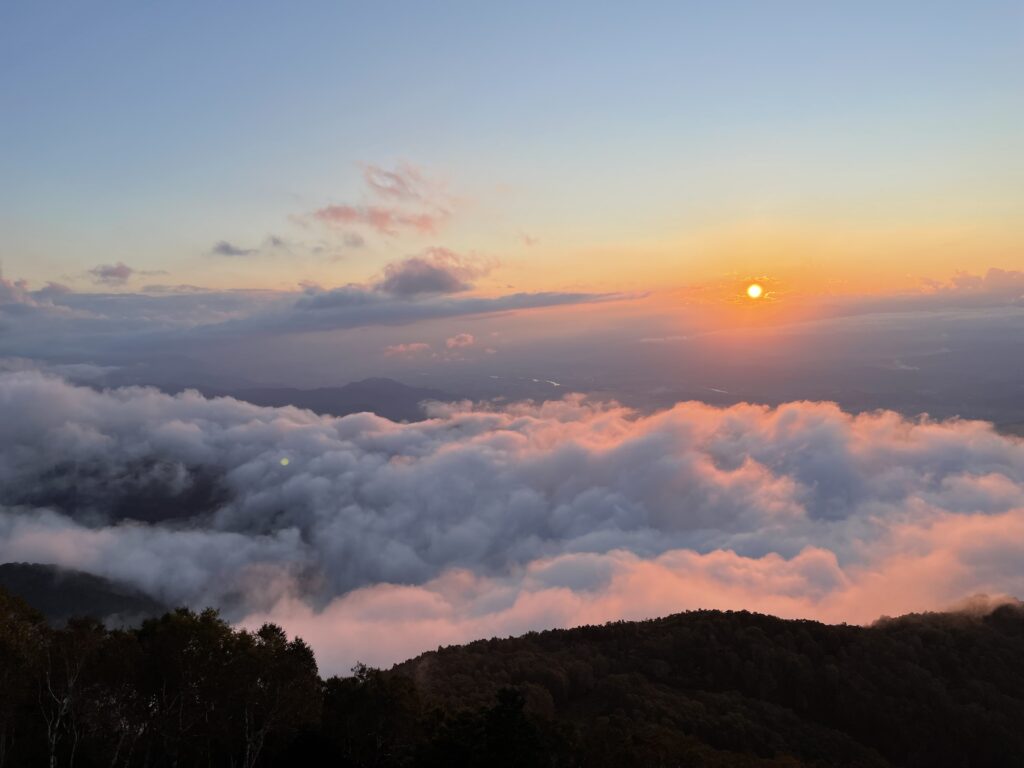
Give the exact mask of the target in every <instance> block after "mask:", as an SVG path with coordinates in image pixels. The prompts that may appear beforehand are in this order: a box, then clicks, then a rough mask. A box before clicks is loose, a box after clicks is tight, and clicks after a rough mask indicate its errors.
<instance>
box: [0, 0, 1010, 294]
mask: <svg viewBox="0 0 1024 768" xmlns="http://www.w3.org/2000/svg"><path fill="white" fill-rule="evenodd" d="M0 13H2V14H3V16H2V21H3V23H2V24H0V36H2V37H0V57H2V59H0V64H2V67H0V94H2V96H3V103H4V105H5V108H4V112H5V118H4V120H3V121H2V124H0V142H2V146H3V147H4V152H3V155H2V159H0V163H2V165H0V209H2V213H0V217H2V218H0V225H2V228H3V232H4V235H3V241H2V242H0V254H2V260H3V265H4V270H5V274H6V275H7V276H8V277H9V278H15V277H16V278H23V279H27V280H30V281H32V283H34V284H42V283H45V282H46V281H49V280H57V281H59V282H62V283H65V284H68V285H73V286H74V287H76V289H81V290H90V289H91V290H95V289H96V288H97V287H102V285H101V286H97V285H96V284H95V281H94V280H93V277H92V276H91V275H90V273H89V270H91V269H93V268H95V267H96V266H98V265H102V264H112V265H116V264H117V263H124V264H126V265H128V266H130V267H131V268H133V269H135V270H138V271H140V272H145V271H149V272H154V273H156V272H159V273H160V274H158V275H156V274H154V275H150V276H146V275H141V276H138V277H137V279H135V280H134V281H131V282H130V283H128V284H127V285H126V286H124V287H130V288H138V287H141V286H143V285H144V284H146V283H167V284H180V283H189V284H197V285H200V286H203V287H212V288H273V289H283V290H290V289H294V288H295V287H296V286H297V285H298V284H299V283H301V282H303V281H312V282H316V283H319V284H324V285H337V284H341V283H346V282H350V281H358V280H364V279H366V277H367V275H369V274H373V273H376V272H377V271H379V270H380V269H381V268H382V267H383V265H384V264H386V263H387V262H389V261H391V260H393V259H395V258H398V257H401V256H404V255H407V254H409V253H413V252H417V251H419V250H421V249H422V248H425V247H431V246H435V247H436V246H443V247H447V248H451V249H452V250H455V251H458V252H472V253H476V254H480V255H483V256H486V257H489V258H493V259H498V260H500V261H501V262H502V265H503V268H502V270H501V271H500V272H497V273H495V274H494V275H493V276H492V278H491V279H489V280H488V281H487V283H486V284H485V286H484V287H485V288H486V290H489V291H491V292H494V291H498V290H502V289H504V287H505V286H506V285H514V286H515V287H516V288H517V289H520V290H531V291H533V290H604V291H607V290H623V289H628V290H640V291H643V290H650V289H651V288H652V287H655V286H659V287H660V286H681V285H689V284H692V283H702V282H705V281H707V280H713V279H716V278H718V277H720V276H721V275H723V274H731V273H738V274H740V275H744V276H747V275H754V276H758V275H762V274H770V275H776V276H777V277H778V279H780V280H782V281H784V282H785V283H786V284H787V285H789V286H790V287H791V288H792V289H794V290H800V291H815V292H817V291H837V290H838V291H848V290H857V291H872V292H874V291H882V290H886V289H892V288H893V287H894V286H900V287H903V288H913V287H916V285H917V283H918V281H920V280H921V279H946V278H948V277H949V276H950V275H951V274H952V273H953V272H955V271H956V270H966V269H973V271H979V269H982V270H983V269H986V268H989V267H999V268H1004V269H1008V268H1012V267H1014V266H1017V267H1019V266H1020V263H1019V259H1020V256H1019V253H1020V246H1021V239H1022V232H1021V227H1022V225H1021V221H1020V216H1019V215H1018V214H1019V210H1020V207H1021V203H1022V199H1021V198H1022V192H1021V190H1022V187H1024V185H1022V183H1021V182H1022V176H1024V159H1022V157H1024V153H1022V152H1021V151H1020V149H1021V147H1020V136H1021V134H1022V128H1024V121H1022V117H1024V105H1022V99H1021V89H1022V82H1021V80H1022V76H1021V74H1020V73H1021V72H1022V71H1024V60H1022V59H1024V53H1022V47H1021V45H1020V42H1021V33H1022V25H1024V20H1022V15H1024V11H1022V10H1021V8H1020V4H1019V3H1015V2H1007V3H1001V2H985V3H978V4H971V5H965V4H963V3H942V2H940V3H934V2H931V3H914V2H911V3H900V4H898V5H894V4H892V3H871V2H867V3H812V2H783V3H772V4H765V3H756V2H751V3H742V2H726V3H715V4H704V3H650V4H645V5H644V6H642V7H641V8H634V7H632V6H629V5H627V4H609V3H564V4H558V6H557V7H554V8H552V7H551V4H549V3H537V4H531V3H524V4H514V5H496V4H483V5H481V4H479V3H462V4H459V3H439V4H430V5H429V6H424V5H422V4H415V3H384V4H369V5H367V4H352V3H333V2H331V3H328V2H322V3H318V2H310V3H304V4H303V5H302V8H301V9H296V8H294V7H291V6H290V5H286V4H281V3H265V2H253V3H246V4H245V6H244V8H243V7H241V6H239V5H237V4H233V3H174V4H164V5H158V6H153V5H150V6H139V4H137V3H106V2H104V3H90V4H88V5H81V4H73V3H49V2H33V3H7V4H5V6H4V9H3V10H2V11H0ZM403 166H407V167H411V168H415V169H417V170H418V171H419V172H421V173H422V174H423V175H424V176H425V177H426V178H427V179H428V180H429V184H428V185H427V188H426V190H425V192H426V193H427V195H428V198H429V199H428V202H429V205H428V208H429V209H430V211H420V210H417V211H416V213H422V212H432V213H434V214H435V217H436V219H437V222H436V227H435V228H434V229H432V230H428V231H423V230H419V229H416V228H415V227H408V226H406V227H403V226H399V227H398V229H397V230H396V231H394V232H393V233H391V234H390V235H389V234H382V233H381V232H379V231H375V230H374V229H373V228H367V227H365V226H356V225H353V226H351V227H347V226H344V225H340V224H336V225H335V226H329V225H327V224H326V222H324V221H317V220H316V219H315V217H314V214H315V212H316V211H318V210H323V209H324V208H326V207H328V206H331V205H368V204H376V205H380V206H382V207H383V206H386V205H388V204H389V203H390V204H394V203H395V202H397V201H396V200H395V199H394V198H392V199H390V200H389V199H381V198H380V196H374V195H373V194H372V190H369V189H367V185H366V183H365V180H364V173H365V171H366V169H367V168H368V167H374V168H381V169H387V170H393V169H396V168H398V169H400V168H402V167H403ZM349 229H351V232H349V231H347V230H349ZM347 234H355V235H358V236H360V237H361V238H362V239H363V241H364V242H363V244H362V245H361V246H360V247H358V248H353V247H352V246H351V245H346V242H349V243H351V242H353V241H354V238H349V239H348V240H347V241H346V235H347ZM269 237H277V238H281V239H282V240H285V241H287V243H288V244H289V245H288V247H287V250H286V249H284V248H276V249H275V248H264V249H263V251H266V252H263V251H261V252H260V253H252V254H249V255H250V256H251V257H252V258H239V257H237V256H236V257H234V258H232V257H230V256H223V255H221V256H220V258H217V251H216V245H217V244H218V243H221V242H225V243H229V244H231V245H232V246H233V247H234V248H235V249H237V250H249V249H259V248H261V246H264V245H265V244H266V241H267V239H268V238H269ZM318 246H319V247H320V248H322V251H320V252H313V251H314V250H315V249H316V248H317V247H318ZM624 262H626V263H628V264H629V268H628V269H626V268H624ZM164 273H166V274H164ZM157 278H158V279H157Z"/></svg>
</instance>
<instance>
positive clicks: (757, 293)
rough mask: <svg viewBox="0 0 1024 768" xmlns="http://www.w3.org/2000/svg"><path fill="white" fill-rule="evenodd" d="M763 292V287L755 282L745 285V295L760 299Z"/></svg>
mask: <svg viewBox="0 0 1024 768" xmlns="http://www.w3.org/2000/svg"><path fill="white" fill-rule="evenodd" d="M763 294H764V288H762V287H761V286H760V285H758V284H757V283H751V284H750V285H748V286H747V296H749V297H750V298H752V299H760V298H761V296H762V295H763Z"/></svg>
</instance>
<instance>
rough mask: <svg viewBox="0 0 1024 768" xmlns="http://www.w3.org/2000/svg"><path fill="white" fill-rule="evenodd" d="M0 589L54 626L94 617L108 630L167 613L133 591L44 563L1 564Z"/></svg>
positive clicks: (159, 604)
mask: <svg viewBox="0 0 1024 768" xmlns="http://www.w3.org/2000/svg"><path fill="white" fill-rule="evenodd" d="M0 588H2V589H5V590H7V592H9V593H10V594H12V595H15V596H17V597H20V598H21V599H22V600H24V601H25V602H26V603H28V604H29V605H31V606H32V607H33V608H35V609H36V610H37V611H39V612H40V613H41V614H43V616H44V617H45V618H46V620H47V621H48V622H49V623H50V624H53V625H61V624H63V623H64V622H65V621H67V620H68V619H70V618H72V617H73V616H92V617H94V618H97V619H100V620H101V621H103V622H104V623H105V624H107V625H108V626H121V625H124V624H134V623H137V622H139V621H141V620H142V619H146V618H149V617H151V616H159V615H161V614H162V613H164V612H166V611H167V610H168V606H166V605H163V604H162V603H160V602H158V601H156V600H154V599H153V598H151V597H149V596H148V595H146V594H144V593H142V592H140V591H139V590H137V589H135V588H133V587H129V586H125V585H121V584H115V583H114V582H112V581H110V580H108V579H104V578H102V577H100V576H95V575H93V574H91V573H85V572H84V571H76V570H72V569H70V568H61V567H60V566H57V565H47V564H42V563H0Z"/></svg>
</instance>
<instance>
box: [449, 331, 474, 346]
mask: <svg viewBox="0 0 1024 768" xmlns="http://www.w3.org/2000/svg"><path fill="white" fill-rule="evenodd" d="M474 341H476V340H475V339H474V338H473V334H471V333H457V334H455V335H454V336H452V337H450V338H447V339H445V342H444V345H445V346H446V347H447V348H448V349H462V348H463V347H471V346H473V343H474Z"/></svg>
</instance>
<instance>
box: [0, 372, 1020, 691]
mask: <svg viewBox="0 0 1024 768" xmlns="http://www.w3.org/2000/svg"><path fill="white" fill-rule="evenodd" d="M429 415H430V418H428V419H427V420H425V421H422V422H417V423H411V424H405V423H395V422H392V421H389V420H387V419H383V418H380V417H377V416H374V415H372V414H368V413H364V414H355V415H351V416H346V417H343V418H335V417H328V416H318V415H316V414H313V413H312V412H310V411H304V410H299V409H297V408H293V407H283V408H263V407H257V406H254V405H250V404H248V403H244V402H240V401H238V400H234V399H231V398H208V397H204V396H202V395H200V394H199V393H198V392H195V391H186V392H183V393H181V394H178V395H169V394H165V393H162V392H160V391H158V390H156V389H152V388H145V387H128V388H112V389H105V390H98V389H93V388H89V387H85V386H79V385H76V384H72V383H70V382H68V381H66V380H64V379H62V378H60V377H59V376H55V375H52V374H47V373H42V372H39V371H35V370H16V371H8V372H6V373H2V374H0V560H2V561H27V562H41V563H55V564H59V565H62V566H66V567H71V568H76V569H80V570H83V571H87V572H90V573H93V574H96V575H99V576H103V577H106V578H109V579H111V580H114V581H116V582H120V583H124V584H130V585H132V586H134V587H137V588H139V589H141V590H142V591H144V592H146V593H147V594H149V595H151V596H152V597H154V598H156V599H158V600H160V601H163V602H164V603H167V604H173V605H179V604H180V605H188V606H192V607H202V606H206V605H213V606H216V607H218V608H220V609H221V610H222V611H223V612H224V615H225V616H226V617H227V618H229V619H230V620H232V621H234V622H236V623H240V624H244V625H258V624H259V623H261V622H262V621H265V620H273V621H276V622H279V623H281V624H282V625H283V626H284V627H285V628H286V629H287V630H288V631H289V632H294V633H298V634H300V635H301V636H303V637H304V638H306V639H307V640H308V641H309V642H310V643H311V644H312V645H313V647H314V648H315V650H316V652H317V656H318V659H319V661H320V664H321V668H322V669H324V670H326V671H328V672H342V671H345V670H347V669H348V668H349V667H350V666H351V665H352V664H354V663H355V662H356V661H363V662H366V663H370V664H390V663H392V662H397V661H400V660H402V659H404V658H407V657H409V656H411V655H414V654H416V653H418V652H421V651H424V650H429V649H432V648H434V647H436V646H438V645H441V644H450V643H456V642H465V641H469V640H472V639H475V638H478V637H482V636H491V635H498V636H501V635H508V634H517V633H522V632H524V631H528V630H531V629H543V628H548V627H557V626H572V625H577V624H582V623H594V622H603V621H608V620H614V619H636V618H645V617H653V616H658V615H664V614H667V613H672V612H675V611H680V610H685V609H691V608H723V609H750V610H758V611H765V612H769V613H773V614H776V615H780V616H786V617H800V618H816V619H821V620H825V621H834V622H838V621H847V622H856V623H867V622H871V621H873V620H874V619H876V618H878V617H879V615H881V614H892V615H895V614H899V613H904V612H908V611H920V610H929V609H938V608H946V607H949V606H951V605H953V604H955V603H957V602H958V601H960V600H963V599H965V598H967V597H969V596H971V595H976V594H979V593H984V594H986V595H989V596H990V598H991V599H999V598H1000V597H1001V596H1006V595H1020V594H1022V593H1024V574H1022V572H1021V569H1020V568H1019V563H1020V562H1021V559H1022V558H1024V441H1022V440H1021V439H1019V438H1014V437H1010V436H1005V435H1001V434H999V433H998V432H996V431H995V429H994V428H993V427H992V425H991V424H989V423H987V422H982V421H967V420H949V421H935V420H929V419H927V418H917V419H909V418H906V417H904V416H901V415H898V414H896V413H894V412H890V411H875V412H866V413H861V414H856V415H855V414H851V413H847V412H844V411H843V410H841V409H840V408H839V407H838V406H836V405H834V404H832V403H827V402H791V403H786V404H783V405H780V406H777V407H768V406H761V405H753V404H747V403H740V404H737V405H732V406H729V407H714V406H711V405H707V404H703V403H698V402H685V403H679V404H677V405H676V406H674V407H673V408H671V409H668V410H662V411H657V412H654V413H647V412H644V413H639V412H636V411H633V410H630V409H628V408H626V407H624V406H621V405H618V404H616V403H614V402H599V401H596V400H594V399H589V398H584V397H583V396H579V395H569V396H567V397H566V398H564V399H562V400H557V401H550V402H546V403H539V404H538V403H512V404H504V405H501V406H498V405H495V404H479V403H478V404H473V403H469V402H464V403H461V404H454V405H453V404H434V405H432V406H430V409H429ZM283 460H287V461H286V462H283Z"/></svg>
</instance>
